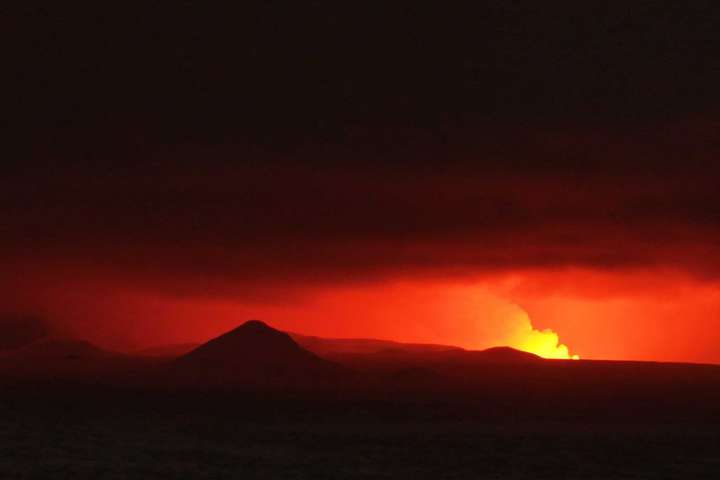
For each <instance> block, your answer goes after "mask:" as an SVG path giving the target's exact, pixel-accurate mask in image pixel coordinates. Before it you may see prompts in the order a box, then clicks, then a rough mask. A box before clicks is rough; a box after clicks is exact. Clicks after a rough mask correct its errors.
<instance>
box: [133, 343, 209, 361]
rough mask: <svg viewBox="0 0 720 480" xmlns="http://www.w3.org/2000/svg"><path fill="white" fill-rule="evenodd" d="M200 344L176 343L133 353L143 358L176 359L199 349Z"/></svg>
mask: <svg viewBox="0 0 720 480" xmlns="http://www.w3.org/2000/svg"><path fill="white" fill-rule="evenodd" d="M200 345H201V344H200V343H174V344H170V345H157V346H154V347H148V348H142V349H140V350H136V351H134V352H133V355H139V356H141V357H166V358H176V357H180V356H182V355H185V354H186V353H189V352H191V351H193V350H195V349H196V348H198V347H199V346H200Z"/></svg>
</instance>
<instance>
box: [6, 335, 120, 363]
mask: <svg viewBox="0 0 720 480" xmlns="http://www.w3.org/2000/svg"><path fill="white" fill-rule="evenodd" d="M117 355H120V354H118V353H115V352H111V351H108V350H103V349H101V348H100V347H97V346H95V345H93V344H92V343H90V342H88V341H85V340H77V339H65V338H41V339H40V340H37V341H35V342H32V343H29V344H27V345H24V346H22V347H20V348H16V349H14V350H10V351H6V352H4V353H3V354H2V355H1V356H0V358H5V359H16V360H20V359H22V360H28V361H30V360H52V361H58V360H92V359H98V358H107V357H112V356H117Z"/></svg>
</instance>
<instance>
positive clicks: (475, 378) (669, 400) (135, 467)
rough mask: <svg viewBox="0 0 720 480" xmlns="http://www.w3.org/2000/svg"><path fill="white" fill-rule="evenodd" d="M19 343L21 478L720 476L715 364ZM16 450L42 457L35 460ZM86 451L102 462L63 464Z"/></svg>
mask: <svg viewBox="0 0 720 480" xmlns="http://www.w3.org/2000/svg"><path fill="white" fill-rule="evenodd" d="M30 337H32V338H30ZM17 343H22V345H17V344H16V345H15V346H14V348H6V349H4V350H3V351H2V354H0V387H2V391H3V395H2V396H1V397H0V407H2V409H3V412H5V414H6V415H7V417H6V418H7V419H8V420H6V422H5V424H4V430H2V433H0V435H2V437H1V439H2V440H3V441H4V442H5V444H6V445H7V444H8V443H7V442H9V441H10V440H11V438H12V439H13V440H12V443H11V445H12V446H11V447H10V448H9V449H8V450H6V457H5V458H6V460H5V462H6V463H5V464H3V463H2V461H0V469H2V470H3V471H6V472H15V473H16V474H17V476H18V478H24V475H25V474H28V475H29V474H30V473H32V474H34V475H44V476H48V475H51V476H52V475H53V474H54V472H55V470H53V469H54V468H56V467H55V465H65V467H62V468H68V469H71V471H72V472H74V473H73V478H77V477H90V476H92V475H93V472H96V471H98V470H96V469H104V470H106V471H111V472H116V473H117V474H118V475H120V474H123V475H124V474H129V475H133V476H147V475H150V476H154V475H162V474H163V473H162V472H165V473H164V474H166V475H171V476H174V475H181V473H180V472H185V473H187V472H188V471H189V470H188V469H190V471H192V475H193V476H199V477H205V476H208V477H210V476H213V475H220V476H222V475H227V474H229V472H239V471H242V472H245V473H246V474H251V475H252V474H259V473H258V472H273V474H275V475H281V476H286V475H289V472H292V471H295V470H296V469H298V470H297V471H302V472H305V473H304V475H307V474H311V475H317V476H319V477H323V476H328V478H330V477H334V475H336V474H337V472H341V473H342V474H343V476H346V477H347V478H365V477H366V475H369V476H382V475H384V474H386V473H388V474H389V473H390V472H391V473H392V476H393V477H411V476H412V472H413V471H414V469H422V471H423V472H426V473H429V474H431V475H434V476H437V477H438V478H442V477H443V476H444V475H445V474H446V473H447V472H454V475H456V476H460V477H462V476H463V475H465V474H464V473H463V472H462V471H460V470H457V467H458V465H457V464H453V463H452V462H450V460H449V458H450V457H448V455H449V454H450V452H452V455H453V456H454V458H457V459H462V462H463V465H469V466H471V467H464V468H472V471H484V472H489V473H490V474H497V475H499V474H501V472H504V473H503V474H505V473H507V472H508V462H512V463H513V465H514V467H513V468H512V469H511V470H512V471H514V472H515V474H513V476H511V477H510V478H514V477H517V478H544V477H548V478H550V477H553V478H554V477H555V476H558V475H559V476H566V477H572V478H575V477H578V476H582V477H584V478H606V477H608V476H609V477H616V476H617V475H625V474H627V475H631V474H639V473H638V472H640V473H642V472H647V471H649V470H648V465H652V469H650V471H655V472H656V473H658V474H669V475H671V476H672V475H673V474H674V473H673V472H675V473H677V472H687V471H689V470H688V469H690V470H692V469H693V468H694V469H696V470H695V471H696V472H699V473H700V472H702V473H704V472H712V471H717V467H718V464H717V455H716V453H717V451H718V450H717V447H718V445H719V444H718V442H720V437H719V436H718V430H717V428H716V427H717V426H718V425H720V366H716V365H696V364H679V363H676V364H671V363H654V362H623V361H592V360H545V359H543V358H540V357H538V356H536V355H533V354H529V353H526V352H521V351H518V350H515V349H512V348H508V347H495V348H490V349H487V350H482V351H468V350H464V349H461V348H458V347H453V346H444V345H424V344H404V343H400V342H389V341H384V340H374V339H324V338H320V337H311V336H304V335H301V334H295V333H293V334H288V333H285V332H282V331H279V330H276V329H274V328H272V327H271V326H269V325H267V324H265V323H263V322H261V321H257V320H252V321H248V322H245V323H243V324H241V325H239V326H238V327H237V328H235V329H233V330H231V331H229V332H227V333H225V334H222V335H220V336H218V337H216V338H214V339H211V340H210V341H208V342H206V343H203V344H182V345H169V346H158V347H154V348H149V349H143V350H141V351H137V352H134V353H132V354H128V353H121V352H112V351H107V350H103V349H101V348H98V347H96V346H94V345H92V344H91V343H89V342H86V341H82V340H76V339H67V338H53V337H51V336H48V337H45V336H40V338H35V337H34V336H28V337H27V338H26V340H25V341H24V342H17ZM10 419H12V420H10ZM19 438H20V439H22V438H24V439H26V440H20V441H18V440H17V439H19ZM91 439H94V440H91ZM91 441H92V442H96V441H98V442H102V444H101V445H95V444H92V443H90V442H91ZM23 442H31V443H32V444H33V448H44V449H46V450H47V451H48V452H50V453H49V454H48V455H47V456H45V457H44V458H43V460H41V461H40V462H30V461H29V459H27V458H25V457H24V456H23V455H24V453H23V450H22V449H23V448H24V447H23V445H25V444H26V443H23ZM143 445H146V446H145V447H143ZM403 445H406V446H408V448H410V449H411V450H410V451H408V450H404V448H405V447H403ZM658 449H660V450H661V451H663V452H665V454H664V456H663V457H661V458H656V452H657V451H658ZM91 451H92V452H93V453H92V455H93V460H92V461H89V462H88V463H81V464H77V463H73V464H72V466H70V464H69V463H67V462H69V461H70V460H68V458H72V456H73V455H89V454H90V452H91ZM72 452H76V453H72ZM78 452H80V453H78ZM143 452H144V453H143ZM183 452H185V453H183ZM518 452H522V453H521V454H518ZM569 454H572V458H570V457H568V456H567V455H569ZM137 455H140V456H139V457H138V456H137ZM208 456H210V457H208ZM8 459H9V460H8ZM7 462H12V463H11V464H10V463H7ZM95 462H98V463H97V464H96V463H95ZM93 465H95V466H93ZM173 465H175V466H173ZM158 469H160V470H158ZM163 469H164V470H163ZM168 469H169V470H168ZM122 472H124V473H122ZM168 472H170V473H168ZM331 472H332V473H331ZM363 472H364V473H363ZM469 472H470V471H468V472H466V473H467V474H469ZM493 472H494V473H493ZM633 472H634V473H633ZM55 473H56V472H55ZM700 476H702V475H700ZM700 476H699V477H697V478H700Z"/></svg>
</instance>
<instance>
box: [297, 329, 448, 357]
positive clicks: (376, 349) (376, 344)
mask: <svg viewBox="0 0 720 480" xmlns="http://www.w3.org/2000/svg"><path fill="white" fill-rule="evenodd" d="M288 334H289V335H290V336H291V337H292V338H293V340H295V341H296V342H297V343H298V344H299V345H300V346H302V347H303V348H305V349H307V350H310V351H311V352H313V353H316V354H317V355H320V356H323V355H335V354H346V353H349V354H368V353H380V352H391V351H403V352H412V353H429V352H447V351H461V350H462V348H460V347H455V346H451V345H436V344H431V343H402V342H394V341H391V340H377V339H374V338H324V337H315V336H311V335H301V334H299V333H292V332H288Z"/></svg>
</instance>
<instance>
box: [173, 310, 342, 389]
mask: <svg viewBox="0 0 720 480" xmlns="http://www.w3.org/2000/svg"><path fill="white" fill-rule="evenodd" d="M175 367H176V371H177V372H178V373H180V374H181V375H183V376H184V377H185V378H186V379H188V380H192V381H193V382H195V383H197V382H201V383H202V382H204V381H205V382H209V383H218V382H219V383H222V384H228V383H232V384H238V383H240V384H243V383H244V384H247V385H257V384H260V385H286V384H293V385H313V384H318V383H325V382H328V381H333V380H335V379H338V378H340V376H341V375H342V372H343V370H344V369H343V368H342V367H340V366H339V365H336V364H335V363H332V362H329V361H327V360H323V359H322V358H320V357H318V356H316V355H315V354H313V353H311V352H309V351H307V350H305V349H303V348H301V347H300V346H299V345H298V344H297V343H295V341H294V340H293V339H292V338H290V336H289V335H288V334H286V333H284V332H281V331H279V330H275V329H274V328H271V327H270V326H268V325H267V324H265V323H263V322H261V321H258V320H250V321H247V322H245V323H243V324H242V325H240V326H239V327H237V328H235V329H234V330H231V331H229V332H227V333H225V334H223V335H220V336H219V337H216V338H214V339H212V340H210V341H208V342H207V343H205V344H203V345H201V346H199V347H198V348H196V349H195V350H193V351H191V352H189V353H187V354H185V355H183V356H181V357H180V358H178V359H177V360H176V361H175Z"/></svg>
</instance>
